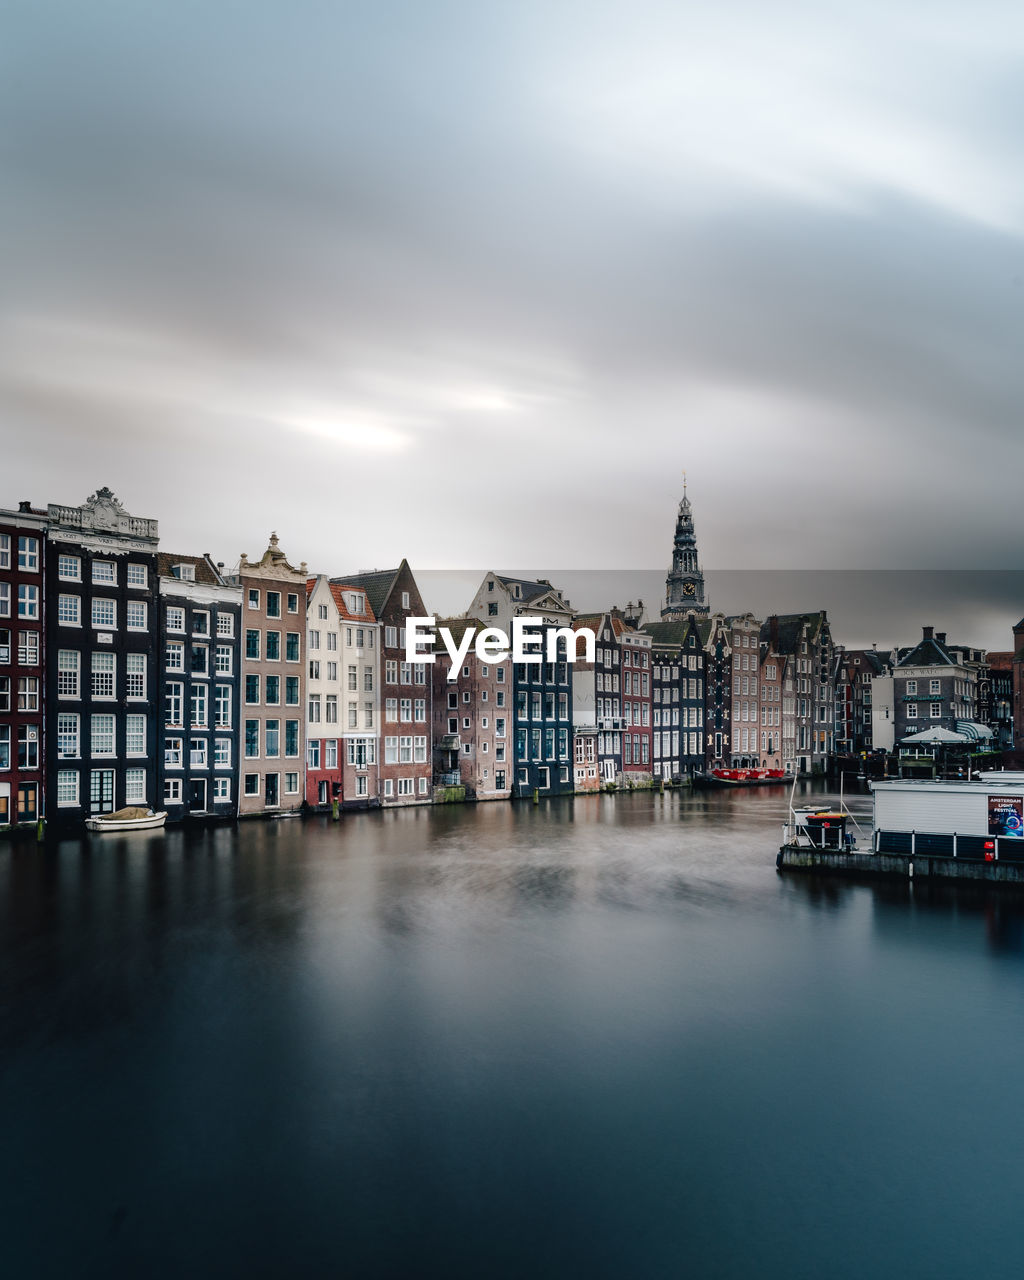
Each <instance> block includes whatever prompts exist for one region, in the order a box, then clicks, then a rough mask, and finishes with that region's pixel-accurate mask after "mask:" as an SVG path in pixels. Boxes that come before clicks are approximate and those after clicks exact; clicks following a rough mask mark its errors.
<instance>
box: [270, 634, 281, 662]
mask: <svg viewBox="0 0 1024 1280" xmlns="http://www.w3.org/2000/svg"><path fill="white" fill-rule="evenodd" d="M267 661H268V662H280V661H281V633H280V631H268V632H267Z"/></svg>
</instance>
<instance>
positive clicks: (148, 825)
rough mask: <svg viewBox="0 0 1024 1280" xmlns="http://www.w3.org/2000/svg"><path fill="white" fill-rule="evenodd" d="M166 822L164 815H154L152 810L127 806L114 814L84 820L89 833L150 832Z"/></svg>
mask: <svg viewBox="0 0 1024 1280" xmlns="http://www.w3.org/2000/svg"><path fill="white" fill-rule="evenodd" d="M166 821H167V814H166V813H154V812H153V810H152V809H143V808H142V807H141V806H139V805H129V806H128V808H127V809H118V810H117V811H116V812H115V813H105V814H101V815H100V816H99V817H96V818H86V820H85V825H86V827H87V828H88V829H89V830H90V831H150V830H153V829H154V828H156V827H162V826H163V825H164V823H165V822H166Z"/></svg>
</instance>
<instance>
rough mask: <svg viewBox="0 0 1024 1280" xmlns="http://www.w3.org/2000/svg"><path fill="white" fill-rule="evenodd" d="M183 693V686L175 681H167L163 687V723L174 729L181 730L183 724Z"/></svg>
mask: <svg viewBox="0 0 1024 1280" xmlns="http://www.w3.org/2000/svg"><path fill="white" fill-rule="evenodd" d="M184 691H185V686H184V685H183V684H181V683H179V682H178V681H177V680H169V681H168V682H167V684H166V685H165V686H164V712H165V720H164V723H165V724H167V725H171V726H173V727H174V728H176V729H177V728H181V727H182V726H183V725H184V723H185V720H184V705H183V703H184Z"/></svg>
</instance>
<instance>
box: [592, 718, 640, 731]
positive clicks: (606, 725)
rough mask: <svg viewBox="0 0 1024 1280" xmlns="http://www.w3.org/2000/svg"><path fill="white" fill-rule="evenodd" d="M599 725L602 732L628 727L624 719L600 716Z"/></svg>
mask: <svg viewBox="0 0 1024 1280" xmlns="http://www.w3.org/2000/svg"><path fill="white" fill-rule="evenodd" d="M597 727H598V729H599V730H600V731H602V732H608V731H609V730H611V731H621V730H623V729H625V728H626V722H625V720H622V719H614V718H612V719H608V718H600V719H598V722H597ZM630 727H632V726H630Z"/></svg>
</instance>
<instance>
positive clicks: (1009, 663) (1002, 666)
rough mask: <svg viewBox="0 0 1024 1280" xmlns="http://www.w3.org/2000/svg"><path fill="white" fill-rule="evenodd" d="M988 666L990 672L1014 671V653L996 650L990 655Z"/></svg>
mask: <svg viewBox="0 0 1024 1280" xmlns="http://www.w3.org/2000/svg"><path fill="white" fill-rule="evenodd" d="M988 666H989V670H990V671H1012V670H1013V651H1012V650H1011V649H996V650H994V651H993V652H991V653H990V654H989V655H988Z"/></svg>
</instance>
